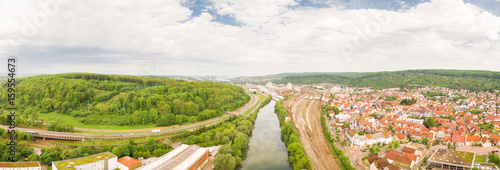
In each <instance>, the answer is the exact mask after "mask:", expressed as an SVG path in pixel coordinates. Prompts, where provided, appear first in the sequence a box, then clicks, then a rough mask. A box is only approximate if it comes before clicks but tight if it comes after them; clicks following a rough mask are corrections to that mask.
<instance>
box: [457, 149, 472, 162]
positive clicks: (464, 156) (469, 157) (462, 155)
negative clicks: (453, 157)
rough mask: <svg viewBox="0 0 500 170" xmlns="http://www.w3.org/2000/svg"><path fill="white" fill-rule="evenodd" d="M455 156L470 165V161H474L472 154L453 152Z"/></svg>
mask: <svg viewBox="0 0 500 170" xmlns="http://www.w3.org/2000/svg"><path fill="white" fill-rule="evenodd" d="M455 154H457V156H458V157H459V158H461V159H463V160H464V161H466V162H468V163H472V159H474V153H472V152H463V151H455Z"/></svg>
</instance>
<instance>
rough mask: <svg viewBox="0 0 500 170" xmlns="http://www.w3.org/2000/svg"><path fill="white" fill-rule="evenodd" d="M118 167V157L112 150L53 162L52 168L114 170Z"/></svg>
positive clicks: (63, 169)
mask: <svg viewBox="0 0 500 170" xmlns="http://www.w3.org/2000/svg"><path fill="white" fill-rule="evenodd" d="M116 168H118V158H117V157H116V155H114V154H112V153H111V152H103V153H99V154H95V155H90V156H86V157H81V158H75V159H68V160H63V161H54V162H52V170H87V169H92V170H112V169H116Z"/></svg>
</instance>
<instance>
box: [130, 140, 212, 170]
mask: <svg viewBox="0 0 500 170" xmlns="http://www.w3.org/2000/svg"><path fill="white" fill-rule="evenodd" d="M207 162H208V149H207V148H201V147H200V146H198V145H185V144H183V145H181V146H179V147H177V148H175V149H174V150H172V151H170V152H169V153H167V154H165V155H163V156H161V157H160V158H158V160H157V161H155V162H153V163H151V164H149V165H145V166H143V167H141V168H140V170H167V169H168V170H186V169H189V170H195V169H201V168H203V166H205V165H206V164H207Z"/></svg>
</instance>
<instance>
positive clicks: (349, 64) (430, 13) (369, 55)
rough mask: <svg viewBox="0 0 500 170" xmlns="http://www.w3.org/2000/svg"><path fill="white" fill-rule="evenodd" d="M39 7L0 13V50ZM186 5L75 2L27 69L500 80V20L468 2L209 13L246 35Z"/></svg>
mask: <svg viewBox="0 0 500 170" xmlns="http://www.w3.org/2000/svg"><path fill="white" fill-rule="evenodd" d="M33 4H35V3H34V2H33V1H8V2H7V1H2V3H0V11H3V12H1V13H0V21H1V25H2V27H0V37H1V38H0V50H6V49H9V48H10V46H9V42H8V39H9V37H13V35H15V36H14V37H19V36H20V34H21V33H20V30H21V28H22V27H23V22H24V20H23V17H24V18H28V19H29V18H30V17H32V16H33V14H35V13H36V12H37V11H38V12H39V11H43V10H42V9H40V7H38V6H37V5H33ZM180 4H181V3H180V2H176V1H146V2H141V3H137V2H135V1H118V0H116V1H106V2H105V3H104V2H101V1H69V2H68V3H66V4H63V5H61V6H60V9H59V12H58V13H57V14H56V15H55V16H54V17H51V18H50V19H49V21H48V24H47V25H46V26H44V27H40V28H39V32H38V34H37V35H36V36H35V37H32V38H30V39H29V40H28V41H26V43H24V44H23V45H22V47H24V48H22V51H20V54H23V55H26V56H28V58H29V59H33V60H34V61H32V62H26V65H27V66H26V67H27V68H26V69H25V70H26V71H29V72H31V73H40V72H42V73H56V72H70V71H71V72H74V71H86V72H112V73H124V74H149V71H144V69H141V68H143V67H141V66H146V67H160V68H161V70H162V71H161V74H244V75H256V74H268V73H277V72H300V71H379V70H400V69H416V68H456V69H489V70H497V71H500V70H499V69H498V66H497V65H498V64H499V63H500V59H499V58H498V56H499V54H500V40H499V36H500V18H499V17H496V16H494V15H492V14H491V13H488V12H486V11H484V10H482V9H481V8H478V7H476V6H474V5H471V4H467V3H463V2H462V1H461V0H432V1H431V2H428V3H422V4H419V5H418V6H416V7H413V8H410V9H407V10H402V11H387V10H375V9H360V10H352V9H344V8H343V7H335V6H333V7H330V8H312V7H301V6H298V4H296V3H295V2H294V1H292V0H277V1H267V0H258V1H246V0H238V1H236V0H235V1H228V0H213V7H208V8H211V9H213V10H214V11H216V13H218V14H219V15H228V16H231V17H234V18H235V19H236V20H237V21H239V22H241V23H243V24H242V26H241V27H237V26H231V25H224V24H222V23H219V22H216V21H214V20H213V19H214V18H215V17H216V16H214V15H213V14H210V13H208V12H204V13H202V14H200V16H198V17H194V18H191V11H190V10H189V9H188V8H186V7H184V6H181V5H180ZM290 6H293V8H290ZM23 9H29V10H23ZM68 47H71V48H90V50H91V49H94V48H95V49H97V50H96V51H95V53H89V54H85V55H87V56H88V57H96V58H99V57H101V58H105V59H107V60H104V59H102V62H109V61H113V62H114V63H110V64H109V65H110V66H112V67H105V65H106V64H105V63H101V64H98V65H97V66H96V64H95V63H85V62H78V63H71V62H70V61H72V60H71V58H68V56H66V55H68V53H71V51H64V52H60V51H57V50H56V49H58V48H68ZM41 49H43V50H41ZM46 51H49V52H50V51H52V53H49V54H50V55H58V54H59V55H60V56H57V57H61V58H64V57H66V58H67V60H68V61H67V62H63V61H62V60H61V61H51V62H48V63H47V65H50V64H51V63H53V64H54V65H57V66H59V67H58V68H59V69H47V68H49V66H47V65H37V64H38V63H40V61H39V60H41V59H38V60H37V59H36V58H34V57H33V56H34V55H37V54H38V53H40V55H42V54H45V52H46ZM75 53H76V52H75ZM75 55H76V56H78V55H77V54H71V56H72V57H75ZM20 57H23V56H20ZM80 57H86V56H83V55H82V56H80ZM64 61H66V59H65V60H64ZM2 62H3V61H2ZM86 69H88V70H86Z"/></svg>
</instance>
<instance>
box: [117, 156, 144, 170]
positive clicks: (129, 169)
mask: <svg viewBox="0 0 500 170" xmlns="http://www.w3.org/2000/svg"><path fill="white" fill-rule="evenodd" d="M141 165H142V163H141V161H138V160H137V159H134V158H132V157H130V156H124V157H122V158H120V159H118V168H120V169H121V170H134V169H137V168H139V167H141Z"/></svg>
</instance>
